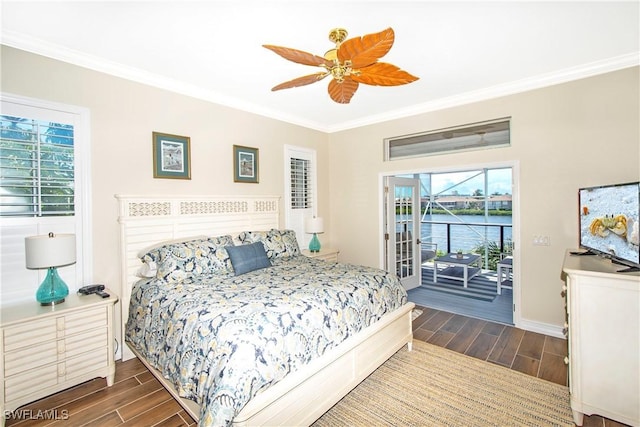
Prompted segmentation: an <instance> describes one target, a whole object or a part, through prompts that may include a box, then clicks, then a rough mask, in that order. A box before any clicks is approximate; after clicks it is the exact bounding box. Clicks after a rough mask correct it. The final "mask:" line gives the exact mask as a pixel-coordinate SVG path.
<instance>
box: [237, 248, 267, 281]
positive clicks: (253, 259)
mask: <svg viewBox="0 0 640 427" xmlns="http://www.w3.org/2000/svg"><path fill="white" fill-rule="evenodd" d="M226 249H227V253H229V258H231V265H232V266H233V271H235V274H236V276H239V275H241V274H244V273H248V272H250V271H254V270H259V269H261V268H266V267H271V261H269V258H267V252H265V250H264V245H263V244H262V242H256V243H252V244H250V245H239V246H227V247H226Z"/></svg>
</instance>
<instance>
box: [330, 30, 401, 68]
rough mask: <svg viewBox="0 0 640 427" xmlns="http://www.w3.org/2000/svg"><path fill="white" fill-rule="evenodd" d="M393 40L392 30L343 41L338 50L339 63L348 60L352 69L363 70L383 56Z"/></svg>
mask: <svg viewBox="0 0 640 427" xmlns="http://www.w3.org/2000/svg"><path fill="white" fill-rule="evenodd" d="M394 40H395V33H394V32H393V29H392V28H387V29H386V30H383V31H380V32H379V33H374V34H367V35H365V36H362V37H354V38H352V39H349V40H345V41H344V42H343V43H342V44H341V45H340V47H339V48H338V60H339V61H340V63H344V61H347V60H350V61H351V67H352V68H354V69H355V68H363V67H366V66H368V65H371V64H373V63H375V62H376V61H377V60H378V59H380V58H382V57H383V56H385V55H386V54H387V53H388V52H389V50H390V49H391V47H392V46H393V41H394Z"/></svg>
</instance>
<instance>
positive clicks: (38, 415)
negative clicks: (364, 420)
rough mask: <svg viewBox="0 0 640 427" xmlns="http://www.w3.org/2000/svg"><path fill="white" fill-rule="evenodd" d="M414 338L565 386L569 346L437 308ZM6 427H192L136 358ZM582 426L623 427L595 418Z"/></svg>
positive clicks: (24, 412)
mask: <svg viewBox="0 0 640 427" xmlns="http://www.w3.org/2000/svg"><path fill="white" fill-rule="evenodd" d="M418 308H420V309H421V310H422V314H421V315H420V316H419V317H417V318H416V319H415V320H414V321H413V329H414V338H415V339H418V340H423V341H426V342H429V343H431V344H434V345H438V346H441V347H446V348H448V349H451V350H454V351H457V352H459V353H463V354H466V355H468V356H472V357H475V358H478V359H482V360H486V361H488V362H490V363H495V364H498V365H502V366H505V367H508V368H510V369H514V370H517V371H520V372H524V373H525V374H528V375H532V376H535V377H538V378H542V379H544V380H548V381H553V382H555V383H558V384H563V385H566V384H567V367H566V365H565V364H564V357H565V356H566V355H567V343H566V341H565V340H563V339H559V338H555V337H550V336H545V335H541V334H537V333H534V332H529V331H524V330H522V329H517V328H515V327H512V326H508V325H503V324H499V323H493V322H490V321H486V320H479V319H475V318H472V317H466V316H462V315H459V314H453V313H449V312H445V311H441V310H437V309H432V308H426V307H418ZM13 414H14V415H16V416H22V419H21V420H20V419H15V418H11V417H9V418H8V419H7V420H6V425H7V426H20V427H27V426H45V425H47V426H48V425H54V426H74V427H75V426H82V425H88V426H141V427H142V426H144V427H147V426H163V427H164V426H167V427H169V426H190V425H195V424H196V423H195V422H194V420H193V419H192V418H191V417H190V416H189V415H188V414H187V413H186V412H185V411H184V410H182V408H181V407H180V405H179V404H178V403H177V402H176V401H175V400H174V399H173V398H172V397H171V395H170V394H169V393H168V392H167V391H166V390H165V389H164V388H162V386H161V385H160V383H159V382H158V381H157V380H156V379H155V378H154V377H153V376H152V375H151V373H149V371H148V370H147V369H146V368H145V367H144V365H142V363H140V362H139V361H138V360H137V359H132V360H128V361H126V362H117V364H116V382H115V384H114V385H113V386H112V387H107V386H106V381H105V380H104V379H95V380H92V381H88V382H86V383H83V384H81V385H79V386H76V387H73V388H70V389H68V390H65V391H62V392H60V393H57V394H54V395H52V396H49V397H47V398H44V399H41V400H39V401H37V402H34V403H32V404H28V405H25V406H23V407H22V408H19V409H18V410H17V411H14V412H13ZM584 426H585V427H593V426H599V427H600V426H601V427H615V426H624V424H620V423H617V422H615V421H612V420H608V419H605V418H602V417H599V416H596V415H593V416H591V417H587V416H585V418H584Z"/></svg>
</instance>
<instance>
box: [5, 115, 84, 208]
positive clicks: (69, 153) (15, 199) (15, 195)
mask: <svg viewBox="0 0 640 427" xmlns="http://www.w3.org/2000/svg"><path fill="white" fill-rule="evenodd" d="M0 149H1V151H0V215H2V216H65V215H73V214H74V204H75V202H74V200H75V198H74V187H75V185H74V177H75V162H74V129H73V125H71V124H65V123H54V122H46V121H43V120H36V119H29V118H26V117H14V116H5V115H3V116H0Z"/></svg>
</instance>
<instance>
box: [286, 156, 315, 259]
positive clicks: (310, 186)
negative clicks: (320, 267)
mask: <svg viewBox="0 0 640 427" xmlns="http://www.w3.org/2000/svg"><path fill="white" fill-rule="evenodd" d="M284 164H285V168H286V170H285V175H284V176H285V177H286V179H285V200H286V202H285V227H286V228H288V229H291V230H294V231H295V232H296V238H297V239H298V244H299V245H300V248H301V249H305V248H306V247H307V246H308V245H309V241H310V240H311V235H310V234H306V233H305V232H304V222H305V220H306V219H307V218H312V217H314V216H317V213H318V212H317V202H316V200H317V191H316V189H317V184H316V182H317V176H316V152H315V150H311V149H308V148H301V147H294V146H289V145H287V146H285V162H284Z"/></svg>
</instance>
